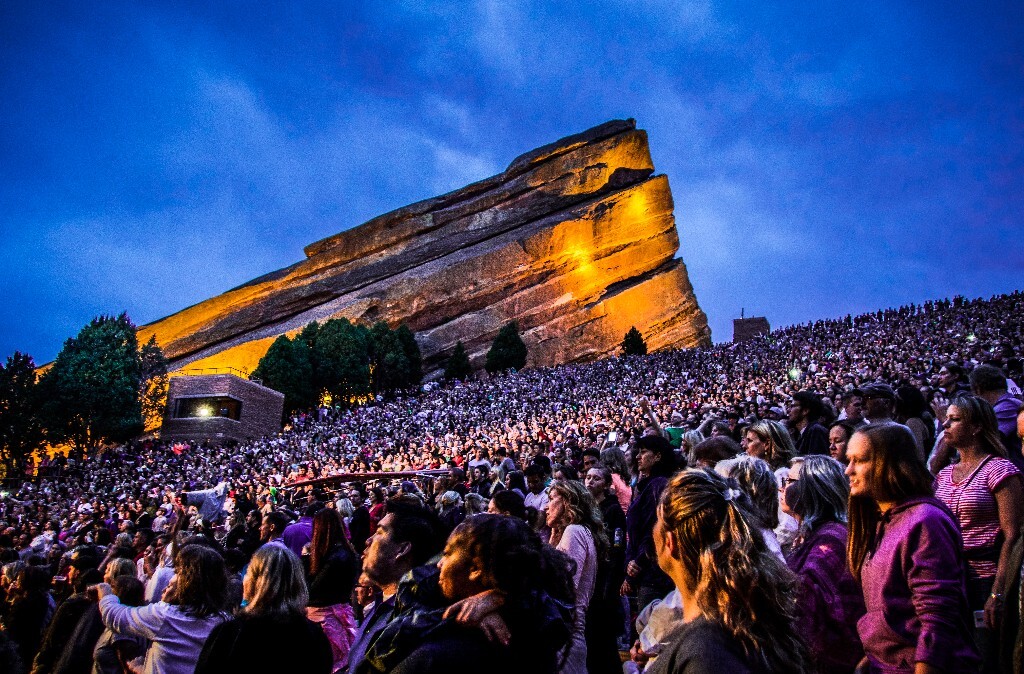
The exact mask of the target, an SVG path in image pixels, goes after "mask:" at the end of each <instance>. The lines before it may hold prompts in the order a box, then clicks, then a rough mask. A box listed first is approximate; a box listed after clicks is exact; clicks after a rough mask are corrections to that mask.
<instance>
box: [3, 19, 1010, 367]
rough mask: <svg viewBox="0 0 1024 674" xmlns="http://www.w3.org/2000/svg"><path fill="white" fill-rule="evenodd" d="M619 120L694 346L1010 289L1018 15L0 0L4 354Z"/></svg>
mask: <svg viewBox="0 0 1024 674" xmlns="http://www.w3.org/2000/svg"><path fill="white" fill-rule="evenodd" d="M625 117H634V118H636V120H637V124H638V126H639V127H641V128H644V129H646V130H647V131H648V133H649V136H650V141H651V149H652V153H653V155H654V161H655V165H656V167H657V169H658V171H659V172H661V173H665V174H667V175H668V177H669V180H670V183H671V186H672V191H673V194H674V197H675V204H676V210H675V213H676V220H677V222H678V226H679V233H680V238H681V250H680V254H681V256H682V258H683V259H684V260H685V262H686V264H687V267H688V268H689V272H690V278H691V280H692V281H693V285H694V288H695V290H696V292H697V297H698V300H699V301H700V304H701V306H702V307H703V308H704V310H705V311H706V312H707V314H708V317H709V320H710V323H711V327H712V331H713V337H714V339H715V341H726V340H729V339H731V338H732V323H731V321H732V319H733V318H735V317H737V316H738V315H739V312H740V308H741V307H743V308H745V309H746V311H747V314H748V315H751V314H757V315H765V316H767V317H768V319H769V320H770V321H771V323H772V325H773V326H781V325H784V324H789V323H794V322H802V321H806V320H811V319H816V318H824V317H832V316H840V315H845V314H846V313H848V312H854V313H857V312H863V311H867V310H873V309H877V308H882V307H888V306H895V305H898V304H902V303H907V302H912V301H914V302H917V301H922V300H925V299H928V298H937V297H945V296H950V295H954V294H965V295H968V296H987V295H991V294H994V293H999V292H1006V291H1010V290H1013V289H1014V288H1021V287H1024V244H1022V236H1021V234H1022V216H1024V196H1022V195H1024V157H1022V153H1024V3H1021V2H1020V0H1014V1H1011V2H980V3H967V2H957V3H953V2H940V1H936V0H928V1H925V2H914V3H903V2H874V1H870V0H869V1H867V2H861V3H846V2H844V3H833V2H809V1H804V2H786V1H784V0H782V1H777V2H770V3H769V2H766V3H749V2H738V3H719V2H702V1H696V2H672V1H670V0H647V1H642V2H635V1H631V2H612V1H605V0H589V1H587V2H547V3H542V2H525V1H517V0H504V1H493V0H492V1H488V0H483V1H480V2H467V3H461V2H438V3H426V2H385V1H384V0H378V1H376V2H358V3H356V2H347V1H344V0H337V1H334V2H330V1H323V2H301V1H298V0H297V1H296V2H277V3H275V2H270V3H266V2H265V3H256V2H251V3H244V2H226V1H223V0H220V1H217V2H144V1H136V2H130V3H129V2H121V3H115V2H80V1H79V2H58V1H48V2H39V1H35V0H8V1H7V2H4V3H2V4H0V234H2V236H0V256H2V260H3V265H2V266H0V288H2V289H3V295H4V300H5V301H4V302H3V303H2V305H0V326H2V329H0V358H2V357H6V356H7V355H9V354H10V353H11V352H13V351H14V350H16V349H17V350H21V351H25V352H28V353H31V354H32V355H33V356H34V357H35V359H36V361H37V362H45V361H47V360H49V359H51V358H52V357H53V356H54V355H56V353H57V351H58V350H59V349H60V346H61V343H62V342H63V340H64V339H66V338H67V337H69V336H72V335H74V334H75V333H76V332H77V331H78V329H79V328H80V327H81V326H82V325H83V324H85V323H86V322H87V321H88V320H89V319H90V318H91V317H93V316H94V315H97V314H100V313H119V312H121V311H123V310H127V311H128V313H129V315H130V316H131V317H132V319H133V320H134V321H135V322H136V323H138V324H142V323H145V322H148V321H151V320H154V319H157V318H159V317H161V316H164V315H167V314H170V313H173V312H175V311H177V310H179V309H182V308H184V307H186V306H188V305H190V304H193V303H195V302H198V301H201V300H203V299H205V298H207V297H210V296H213V295H215V294H218V293H220V292H223V291H224V290H227V289H228V288H231V287H233V286H235V285H238V284H239V283H242V282H245V281H247V280H249V279H251V278H253V277H255V276H258V275H260V274H262V273H265V272H268V271H271V270H273V269H277V268H279V267H283V266H285V265H288V264H291V263H293V262H296V261H298V260H300V259H301V258H302V247H303V246H304V245H306V244H308V243H311V242H313V241H315V240H317V239H320V238H322V237H325V236H328V235H330V234H333V233H335V232H338V231H341V230H344V229H347V228H349V227H352V226H355V225H357V224H359V223H361V222H364V221H365V220H367V219H369V218H371V217H373V216H375V215H378V214H380V213H383V212H386V211H388V210H391V209H393V208H397V207H399V206H403V205H405V204H408V203H410V202H413V201H417V200H419V199H423V198H427V197H431V196H434V195H437V194H440V193H442V192H446V191H448V190H451V189H455V188H458V187H460V186H462V185H464V184H467V183H469V182H472V181H475V180H479V179H481V178H484V177H487V176H489V175H492V174H494V173H497V172H499V171H501V170H502V169H504V167H505V166H506V165H507V164H508V162H509V161H510V160H511V159H512V158H513V157H515V156H516V155H518V154H520V153H522V152H524V151H527V150H530V149H532V148H534V147H536V146H539V145H542V144H545V143H548V142H551V141H553V140H556V139H557V138H560V137H562V136H565V135H568V134H571V133H575V132H577V131H580V130H583V129H585V128H588V127H590V126H593V125H595V124H599V123H601V122H604V121H606V120H609V119H613V118H625ZM640 327H641V328H642V326H640Z"/></svg>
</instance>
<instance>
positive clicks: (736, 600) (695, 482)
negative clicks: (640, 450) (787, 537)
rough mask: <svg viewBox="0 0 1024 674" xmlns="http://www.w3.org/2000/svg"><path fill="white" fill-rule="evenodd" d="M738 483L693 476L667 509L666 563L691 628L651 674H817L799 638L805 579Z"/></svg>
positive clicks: (660, 533)
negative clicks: (767, 535) (778, 548)
mask: <svg viewBox="0 0 1024 674" xmlns="http://www.w3.org/2000/svg"><path fill="white" fill-rule="evenodd" d="M747 503H748V502H747V499H746V497H745V496H744V495H743V493H742V492H741V491H740V490H739V489H738V488H736V486H735V483H734V482H732V481H729V480H726V478H723V477H721V476H719V475H717V474H715V473H712V472H709V471H701V470H688V471H686V472H684V473H681V474H679V475H677V476H676V477H675V478H673V479H672V480H671V481H670V482H669V484H668V486H667V487H666V488H665V491H664V493H663V494H662V496H661V502H660V505H659V506H658V521H657V523H656V525H655V527H654V543H655V549H656V551H657V555H658V564H659V565H660V566H661V568H662V569H663V570H664V571H665V573H667V574H668V575H669V577H670V578H672V581H673V582H674V583H675V585H676V588H677V589H678V590H679V594H680V597H681V599H682V611H683V624H682V625H681V626H680V627H679V628H678V629H677V630H676V631H675V632H674V633H673V634H672V635H671V636H670V637H669V639H668V645H667V646H666V647H665V649H664V650H663V651H662V653H661V655H660V656H659V657H658V659H657V660H655V661H654V663H652V664H651V665H650V667H649V668H648V670H647V671H648V672H649V673H650V674H660V673H667V672H673V673H685V674H721V672H729V673H730V674H741V673H744V672H753V673H757V674H767V673H768V672H787V673H789V672H792V673H796V674H803V672H805V671H807V670H806V667H807V661H808V655H807V651H806V648H805V646H804V644H803V642H802V641H801V639H800V638H799V636H798V635H797V633H796V631H795V628H794V625H795V624H796V621H795V615H794V609H795V596H796V592H795V589H796V579H795V577H794V576H793V574H792V573H790V571H789V570H788V569H787V568H786V565H785V564H784V563H783V562H782V561H781V560H779V558H778V557H777V556H776V555H775V554H773V553H772V551H771V550H770V549H769V548H768V546H767V545H765V542H764V537H763V535H762V533H761V531H760V528H759V523H758V520H757V518H756V517H755V516H753V515H752V514H751V511H750V509H749V507H748V505H747Z"/></svg>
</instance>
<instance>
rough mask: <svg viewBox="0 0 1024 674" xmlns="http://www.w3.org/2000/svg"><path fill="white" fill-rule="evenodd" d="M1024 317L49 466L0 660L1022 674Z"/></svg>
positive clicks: (115, 666)
mask: <svg viewBox="0 0 1024 674" xmlns="http://www.w3.org/2000/svg"><path fill="white" fill-rule="evenodd" d="M1022 317H1024V294H1022V293H1021V292H1016V293H1013V294H1009V295H1002V296H998V297H993V298H991V299H988V300H980V299H979V300H964V299H963V298H955V299H953V300H942V301H937V302H928V303H925V304H923V305H920V306H915V305H911V306H906V307H901V308H899V309H891V310H887V311H879V312H876V313H872V314H866V315H863V316H857V317H847V318H845V319H839V320H829V321H818V322H815V323H811V324H807V325H800V326H794V327H790V328H785V329H782V330H777V331H774V332H772V333H770V334H768V335H765V336H762V337H759V338H756V339H753V340H750V341H746V342H742V343H735V344H722V345H718V346H715V347H712V348H705V349H691V350H677V351H666V352H659V353H655V354H651V355H648V356H642V357H636V356H631V357H621V358H613V359H607V360H602V361H598V362H595V363H589V364H577V365H565V366H560V367H555V368H538V369H527V370H523V371H520V372H510V373H506V374H503V375H499V376H496V377H491V378H485V379H479V380H473V381H468V382H459V383H454V384H445V385H428V386H425V387H424V390H423V391H421V392H418V393H417V394H416V395H406V396H403V397H398V398H394V399H390V400H380V401H374V402H372V403H371V404H367V405H362V406H359V407H354V408H349V409H328V408H323V409H319V410H310V411H309V412H307V413H302V414H296V415H294V416H293V417H292V418H291V419H290V420H289V423H288V424H287V426H286V428H285V430H284V431H283V432H282V433H280V434H279V435H277V436H275V437H270V438H263V439H260V440H256V441H250V442H245V443H241V444H216V443H212V442H204V443H183V442H175V443H171V442H160V441H156V440H152V439H150V440H140V441H137V442H132V443H129V444H127V445H125V446H122V447H113V448H106V449H105V450H104V451H103V452H101V453H97V454H96V455H93V456H88V457H81V456H70V457H64V456H58V457H55V458H46V459H45V460H44V461H43V462H42V463H41V464H39V465H38V466H36V467H35V475H34V476H32V477H31V478H26V479H24V480H21V481H20V482H19V483H17V484H12V485H11V486H10V487H9V489H8V491H6V492H4V493H3V494H2V495H0V496H2V500H0V530H2V531H0V563H2V564H3V573H2V576H0V620H2V625H3V629H2V630H0V670H2V671H11V672H19V671H23V672H32V673H33V674H45V673H48V672H71V671H82V672H90V671H93V672H128V671H144V672H193V671H204V672H205V671H210V672H212V671H224V670H229V671H233V670H239V671H242V670H243V669H248V670H250V671H251V669H252V668H253V667H256V666H261V665H262V666H268V665H269V666H270V667H274V666H276V665H280V666H282V667H289V668H292V669H295V670H296V671H322V672H339V671H347V672H352V673H356V672H391V671H400V672H428V671H442V670H444V671H470V670H471V669H472V670H473V671H476V670H478V669H480V668H481V667H484V668H487V669H496V670H500V671H506V670H507V671H510V672H511V671H516V672H522V671H532V670H537V671H550V672H556V671H557V672H573V673H575V672H593V673H595V674H596V673H600V672H620V671H623V670H625V671H626V672H639V671H644V672H669V671H671V672H675V671H684V672H707V671H712V669H716V670H717V669H720V668H721V667H722V666H723V665H725V666H726V667H728V669H729V670H735V671H738V672H742V671H752V672H789V671H793V672H823V671H831V670H834V671H848V672H852V671H855V670H857V671H880V672H911V671H918V672H926V671H950V672H954V671H955V672H977V671H985V672H990V671H991V672H1002V671H1017V672H1019V671H1020V667H1021V662H1022V660H1024V658H1022V653H1021V648H1022V644H1021V642H1022V633H1021V628H1020V625H1021V621H1020V613H1021V604H1020V594H1021V593H1020V583H1021V571H1022V547H1024V543H1022V540H1021V536H1020V530H1021V526H1022V524H1024V484H1022V481H1021V471H1022V470H1024V458H1022V455H1021V439H1020V438H1021V435H1024V414H1022V412H1021V408H1022V407H1024V403H1022V402H1021V400H1022V396H1021V391H1020V388H1019V386H1018V382H1024V373H1022V361H1021V355H1024V319H1022ZM367 473H374V474H378V473H384V474H390V473H402V476H401V477H400V478H395V479H388V477H387V475H385V476H384V477H383V478H374V479H354V478H353V477H352V476H353V474H355V475H358V474H367ZM623 660H625V662H623ZM523 667H527V668H532V670H531V669H527V670H524V669H523Z"/></svg>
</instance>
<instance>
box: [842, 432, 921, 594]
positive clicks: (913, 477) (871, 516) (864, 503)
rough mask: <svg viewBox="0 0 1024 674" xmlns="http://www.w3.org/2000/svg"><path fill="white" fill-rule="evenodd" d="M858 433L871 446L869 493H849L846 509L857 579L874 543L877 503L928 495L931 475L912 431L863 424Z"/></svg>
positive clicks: (851, 560)
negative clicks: (868, 494)
mask: <svg viewBox="0 0 1024 674" xmlns="http://www.w3.org/2000/svg"><path fill="white" fill-rule="evenodd" d="M857 436H862V437H863V438H864V439H865V440H867V443H868V446H869V447H871V495H870V496H853V495H852V494H851V495H850V503H849V507H848V508H847V511H848V517H849V522H850V539H849V545H848V546H847V550H846V554H847V561H848V562H849V564H850V572H851V573H853V577H854V578H856V579H857V581H858V582H860V569H861V567H862V566H863V565H864V559H865V558H866V557H867V554H868V552H869V551H870V550H872V549H873V548H874V546H875V531H876V529H877V527H878V522H879V520H880V519H881V517H882V513H881V511H880V510H879V508H878V504H879V503H880V502H882V503H898V502H901V501H905V500H907V499H910V498H915V497H921V496H931V495H932V494H933V489H932V484H933V481H934V478H933V477H932V474H931V473H930V472H929V471H928V467H927V466H925V465H924V462H923V461H921V457H920V455H918V453H917V442H916V441H915V440H914V434H913V433H911V432H910V429H909V428H907V427H906V426H903V425H901V424H878V425H872V426H866V427H864V428H861V429H860V430H858V431H857V432H856V433H854V434H853V437H854V438H855V437H857ZM852 439H853V438H851V440H852Z"/></svg>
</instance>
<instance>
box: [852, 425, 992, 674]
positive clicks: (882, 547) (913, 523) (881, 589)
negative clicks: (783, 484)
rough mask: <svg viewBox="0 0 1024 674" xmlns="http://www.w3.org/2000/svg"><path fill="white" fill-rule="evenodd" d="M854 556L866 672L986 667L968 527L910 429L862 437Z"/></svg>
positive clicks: (856, 449) (857, 442) (875, 429)
mask: <svg viewBox="0 0 1024 674" xmlns="http://www.w3.org/2000/svg"><path fill="white" fill-rule="evenodd" d="M846 457H847V458H848V459H849V460H850V463H849V465H848V466H847V467H846V475H847V477H849V478H850V501H849V518H850V526H849V529H850V539H849V543H848V545H847V561H848V562H849V564H850V571H851V573H852V574H853V577H854V578H855V579H857V580H858V581H860V584H861V587H862V589H863V591H864V605H865V608H866V609H867V613H866V615H864V617H863V618H861V619H860V620H859V621H858V622H857V632H858V634H860V639H861V643H862V644H863V645H864V653H865V658H864V660H862V661H861V665H860V668H859V671H884V672H892V673H894V674H895V673H906V674H909V673H911V672H914V673H915V674H931V673H932V672H964V673H965V674H966V673H967V672H977V671H978V667H979V666H980V660H979V658H978V654H977V652H976V651H975V648H974V639H973V636H972V630H971V613H970V610H969V609H968V607H967V597H966V595H965V593H964V581H965V568H964V567H965V564H964V559H963V552H962V551H963V540H962V539H961V537H960V528H959V527H958V526H957V523H956V520H955V519H954V516H953V514H952V513H951V512H949V509H948V508H946V506H945V505H944V504H943V503H942V502H941V501H939V500H938V499H936V498H934V497H933V496H932V476H931V473H929V472H928V469H927V468H926V467H925V465H924V463H923V462H922V461H921V459H920V458H919V455H918V452H917V443H916V441H915V440H914V436H913V435H912V434H911V432H910V430H908V429H907V427H906V426H902V425H899V424H878V425H869V426H866V427H864V428H863V429H861V430H858V431H857V432H856V433H854V434H853V437H852V438H851V439H850V444H849V446H848V447H847V450H846Z"/></svg>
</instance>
